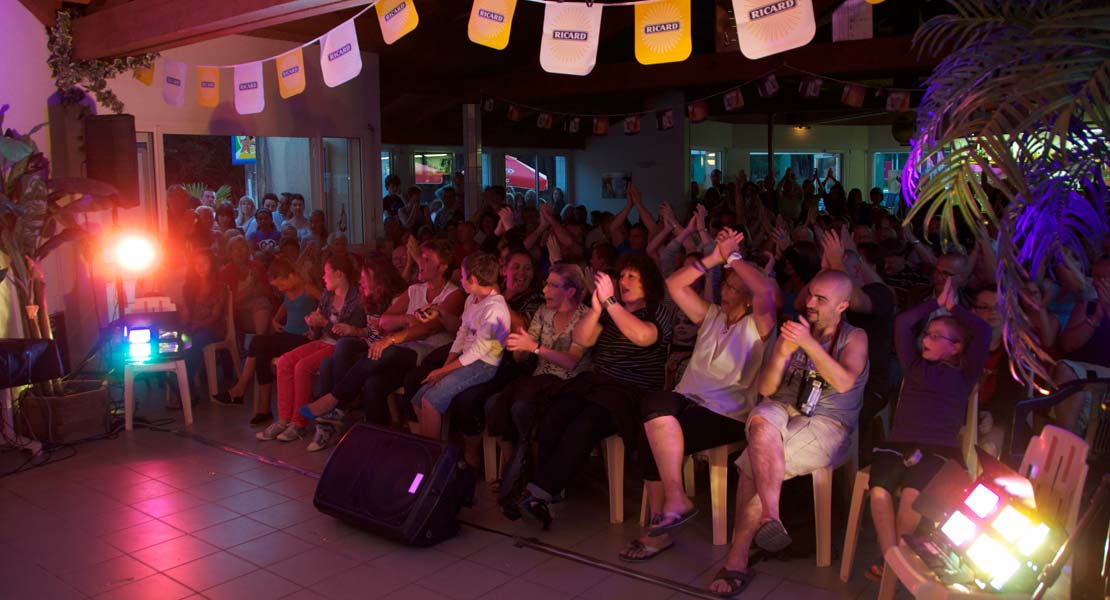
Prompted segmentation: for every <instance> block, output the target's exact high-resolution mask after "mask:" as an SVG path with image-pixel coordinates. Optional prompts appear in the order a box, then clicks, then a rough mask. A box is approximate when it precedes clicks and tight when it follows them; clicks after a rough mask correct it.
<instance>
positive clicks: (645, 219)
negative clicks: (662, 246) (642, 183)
mask: <svg viewBox="0 0 1110 600" xmlns="http://www.w3.org/2000/svg"><path fill="white" fill-rule="evenodd" d="M628 198H629V199H630V200H632V203H633V204H634V205H636V210H637V211H639V213H640V222H641V223H643V224H644V226H646V227H647V228H648V236H649V237H654V236H655V234H656V233H658V232H659V224H658V223H656V222H655V217H654V216H652V214H651V211H650V210H648V209H647V207H646V206H644V195H643V194H641V193H640V188H639V187H638V186H637V185H636V184H634V183H632V182H628Z"/></svg>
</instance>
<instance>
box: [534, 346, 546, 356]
mask: <svg viewBox="0 0 1110 600" xmlns="http://www.w3.org/2000/svg"><path fill="white" fill-rule="evenodd" d="M540 348H543V346H541V345H539V344H536V349H535V350H532V354H535V355H536V356H539V355H540Z"/></svg>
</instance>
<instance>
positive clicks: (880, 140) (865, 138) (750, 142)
mask: <svg viewBox="0 0 1110 600" xmlns="http://www.w3.org/2000/svg"><path fill="white" fill-rule="evenodd" d="M690 147H691V148H704V149H714V148H719V149H722V150H724V153H725V158H724V161H725V168H726V170H727V171H728V177H730V178H731V177H732V176H734V175H735V174H736V173H737V172H738V171H739V170H740V169H744V170H745V171H747V172H748V173H751V168H750V166H749V164H748V155H749V154H750V153H752V152H767V128H766V127H765V126H763V125H729V124H727V123H713V122H705V123H696V124H691V125H690ZM774 150H775V153H779V152H829V153H839V154H842V155H843V157H842V161H841V169H842V173H841V178H842V179H843V180H844V184H845V188H846V189H851V188H854V187H858V188H860V190H862V191H863V193H864V196H866V195H867V190H868V189H870V188H871V155H872V154H873V153H875V152H908V151H909V147H908V146H901V145H899V144H898V142H897V141H895V140H894V138H893V137H891V135H890V127H889V126H886V125H876V126H853V125H813V126H812V127H811V128H810V129H806V130H799V129H797V128H795V127H794V126H792V125H776V126H775V128H774ZM822 175H824V174H822Z"/></svg>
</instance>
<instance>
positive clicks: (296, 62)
mask: <svg viewBox="0 0 1110 600" xmlns="http://www.w3.org/2000/svg"><path fill="white" fill-rule="evenodd" d="M275 63H276V64H277V76H278V78H277V80H278V92H279V93H281V97H282V98H292V97H293V96H296V95H297V94H299V93H301V92H303V91H304V87H305V79H304V50H303V49H301V48H294V49H292V50H290V51H289V52H286V53H285V54H282V55H281V56H279V57H277V60H276V61H275Z"/></svg>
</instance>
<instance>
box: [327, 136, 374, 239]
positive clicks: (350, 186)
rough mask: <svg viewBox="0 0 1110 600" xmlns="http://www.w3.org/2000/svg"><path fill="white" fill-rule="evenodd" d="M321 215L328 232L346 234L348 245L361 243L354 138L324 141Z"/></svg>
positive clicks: (357, 151) (359, 181)
mask: <svg viewBox="0 0 1110 600" xmlns="http://www.w3.org/2000/svg"><path fill="white" fill-rule="evenodd" d="M323 149H324V173H323V175H324V203H323V204H324V214H325V215H327V219H328V226H329V229H330V230H332V231H342V232H343V233H346V234H347V241H348V242H349V243H351V244H361V243H363V242H364V241H365V240H364V238H363V227H362V225H363V220H362V177H361V175H360V174H361V172H362V171H361V169H360V166H361V164H362V157H361V147H360V145H359V140H358V139H357V138H324V140H323Z"/></svg>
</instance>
